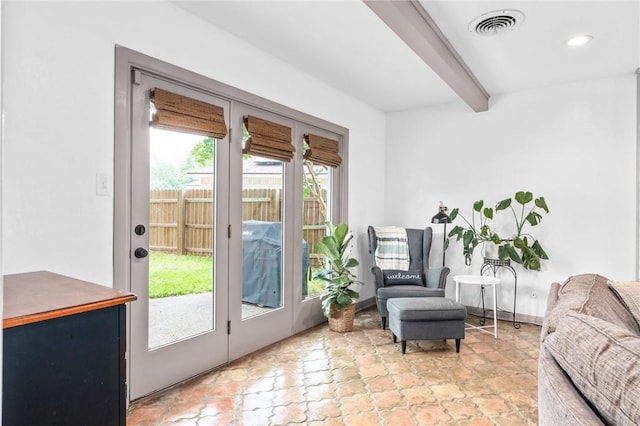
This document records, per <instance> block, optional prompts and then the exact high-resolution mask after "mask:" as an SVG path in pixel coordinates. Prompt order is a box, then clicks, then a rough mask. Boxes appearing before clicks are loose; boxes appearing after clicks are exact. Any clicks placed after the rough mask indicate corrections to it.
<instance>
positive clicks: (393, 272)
mask: <svg viewBox="0 0 640 426" xmlns="http://www.w3.org/2000/svg"><path fill="white" fill-rule="evenodd" d="M382 274H383V275H384V285H385V286H390V285H421V286H424V284H423V283H422V274H420V271H419V270H412V269H410V270H408V271H402V270H400V269H384V270H383V271H382Z"/></svg>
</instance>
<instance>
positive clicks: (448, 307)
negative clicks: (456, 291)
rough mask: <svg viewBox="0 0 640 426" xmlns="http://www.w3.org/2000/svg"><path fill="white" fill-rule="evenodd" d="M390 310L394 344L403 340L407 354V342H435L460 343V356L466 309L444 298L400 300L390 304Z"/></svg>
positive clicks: (403, 349)
mask: <svg viewBox="0 0 640 426" xmlns="http://www.w3.org/2000/svg"><path fill="white" fill-rule="evenodd" d="M387 310H388V311H389V329H390V330H391V332H392V333H393V342H394V343H395V342H396V337H397V338H399V339H400V343H401V345H402V353H403V354H404V353H405V352H406V350H407V340H435V339H444V340H446V339H456V352H460V339H464V329H465V325H464V321H465V318H466V317H467V308H465V307H464V305H461V304H459V303H456V302H454V301H453V300H451V299H445V298H444V297H398V298H395V299H389V300H387Z"/></svg>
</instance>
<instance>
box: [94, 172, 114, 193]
mask: <svg viewBox="0 0 640 426" xmlns="http://www.w3.org/2000/svg"><path fill="white" fill-rule="evenodd" d="M112 192H113V183H112V182H111V175H110V174H109V173H97V174H96V195H111V193H112Z"/></svg>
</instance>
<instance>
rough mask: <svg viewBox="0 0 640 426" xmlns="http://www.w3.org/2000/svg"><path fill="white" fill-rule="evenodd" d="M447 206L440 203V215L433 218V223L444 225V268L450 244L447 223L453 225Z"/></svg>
mask: <svg viewBox="0 0 640 426" xmlns="http://www.w3.org/2000/svg"><path fill="white" fill-rule="evenodd" d="M447 210H448V209H447V206H445V205H444V204H442V201H440V208H439V210H438V213H437V214H436V215H435V216H433V217H432V218H431V223H442V224H444V230H443V231H442V267H444V260H445V255H446V252H447V247H448V245H449V244H448V242H449V240H447V223H451V218H450V217H449V215H448V214H447Z"/></svg>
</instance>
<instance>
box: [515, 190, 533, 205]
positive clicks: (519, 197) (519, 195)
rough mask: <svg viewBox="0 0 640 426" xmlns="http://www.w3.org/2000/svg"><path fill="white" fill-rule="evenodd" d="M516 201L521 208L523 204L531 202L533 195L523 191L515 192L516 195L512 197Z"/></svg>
mask: <svg viewBox="0 0 640 426" xmlns="http://www.w3.org/2000/svg"><path fill="white" fill-rule="evenodd" d="M514 198H515V199H516V201H517V202H518V203H520V204H522V205H523V206H524V205H525V204H527V203H528V202H530V201H531V200H533V194H532V193H531V192H528V191H527V192H524V191H519V192H516V195H515V197H514Z"/></svg>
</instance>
